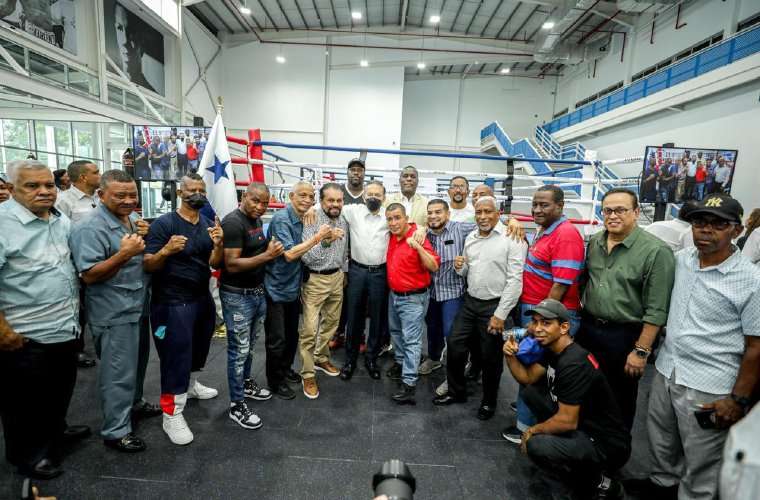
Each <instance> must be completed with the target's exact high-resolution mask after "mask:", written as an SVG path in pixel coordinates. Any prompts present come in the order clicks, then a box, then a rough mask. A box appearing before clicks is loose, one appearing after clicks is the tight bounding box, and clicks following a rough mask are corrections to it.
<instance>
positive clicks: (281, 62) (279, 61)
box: [274, 55, 286, 64]
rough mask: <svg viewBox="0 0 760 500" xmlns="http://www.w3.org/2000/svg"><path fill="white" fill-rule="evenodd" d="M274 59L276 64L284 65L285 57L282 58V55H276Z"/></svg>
mask: <svg viewBox="0 0 760 500" xmlns="http://www.w3.org/2000/svg"><path fill="white" fill-rule="evenodd" d="M274 59H275V61H277V62H278V63H280V64H285V60H286V59H285V56H282V55H278V56H277V57H275V58H274Z"/></svg>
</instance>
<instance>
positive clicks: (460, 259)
mask: <svg viewBox="0 0 760 500" xmlns="http://www.w3.org/2000/svg"><path fill="white" fill-rule="evenodd" d="M466 262H467V258H466V257H465V256H464V255H457V256H456V257H454V269H456V270H457V271H461V270H462V268H463V267H464V265H465V263H466Z"/></svg>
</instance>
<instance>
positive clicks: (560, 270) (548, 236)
mask: <svg viewBox="0 0 760 500" xmlns="http://www.w3.org/2000/svg"><path fill="white" fill-rule="evenodd" d="M585 252H586V248H585V245H584V243H583V236H581V233H579V232H578V230H577V229H576V228H575V226H573V225H572V223H571V222H570V221H568V220H567V219H566V218H565V217H562V218H561V219H559V220H558V221H556V222H555V223H554V224H552V225H551V226H549V227H548V228H547V229H545V230H544V232H543V233H541V234H540V235H539V236H538V237H537V238H536V239H535V240H534V241H533V243H532V244H531V246H530V248H528V255H527V257H526V258H525V268H524V270H523V292H522V297H521V298H520V301H521V302H522V303H523V304H531V305H535V304H538V303H539V302H541V301H542V300H544V299H545V298H546V297H548V296H549V292H550V291H551V288H552V285H553V284H554V283H561V284H563V285H567V286H568V287H569V288H568V289H567V292H566V293H565V296H564V297H563V298H562V303H563V304H564V305H565V307H566V308H568V309H570V310H572V311H577V310H578V309H579V308H580V294H579V290H578V279H579V278H580V275H581V272H582V271H583V265H584V261H585Z"/></svg>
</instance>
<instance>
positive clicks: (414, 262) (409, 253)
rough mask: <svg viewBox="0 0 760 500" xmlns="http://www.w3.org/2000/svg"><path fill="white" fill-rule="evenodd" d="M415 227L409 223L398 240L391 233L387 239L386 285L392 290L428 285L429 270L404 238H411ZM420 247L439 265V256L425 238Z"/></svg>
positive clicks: (405, 289)
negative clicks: (406, 230)
mask: <svg viewBox="0 0 760 500" xmlns="http://www.w3.org/2000/svg"><path fill="white" fill-rule="evenodd" d="M416 229H417V225H416V224H409V231H408V232H407V233H406V237H404V238H402V239H401V240H399V239H398V238H396V236H394V235H393V234H391V236H390V239H389V240H388V253H387V258H386V264H387V269H388V287H390V289H391V290H393V291H394V292H410V291H412V290H419V289H420V288H427V287H429V286H430V271H428V270H427V268H426V267H425V266H424V265H423V264H422V260H421V259H420V255H419V254H418V253H417V250H415V249H414V248H412V247H410V246H409V244H408V243H407V242H406V238H411V237H412V235H413V234H414V231H415V230H416ZM422 247H423V248H424V249H425V250H427V252H428V253H429V254H430V255H432V256H433V257H434V258H435V261H436V262H437V263H438V264H439V265H440V264H441V258H440V257H439V256H438V254H437V253H435V250H433V245H431V244H430V242H429V241H428V239H427V238H425V242H424V243H423V244H422Z"/></svg>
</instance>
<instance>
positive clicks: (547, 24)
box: [541, 21, 554, 30]
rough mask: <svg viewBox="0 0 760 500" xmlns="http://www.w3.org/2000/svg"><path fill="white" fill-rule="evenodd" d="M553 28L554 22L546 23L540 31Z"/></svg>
mask: <svg viewBox="0 0 760 500" xmlns="http://www.w3.org/2000/svg"><path fill="white" fill-rule="evenodd" d="M553 27H554V21H546V22H545V23H544V24H542V25H541V29H545V30H550V29H552V28H553Z"/></svg>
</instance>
